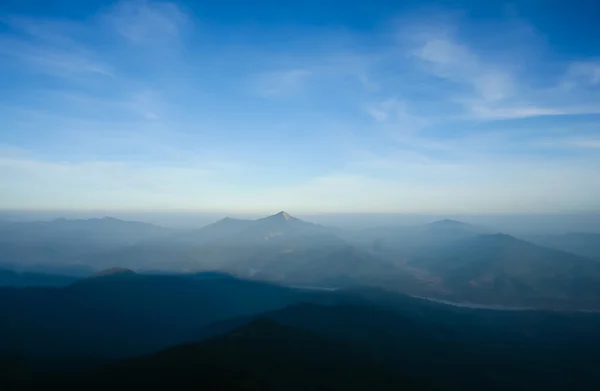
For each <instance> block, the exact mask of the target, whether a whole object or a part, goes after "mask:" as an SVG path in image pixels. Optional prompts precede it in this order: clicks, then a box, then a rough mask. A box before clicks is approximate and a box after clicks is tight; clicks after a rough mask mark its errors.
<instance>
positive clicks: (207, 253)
mask: <svg viewBox="0 0 600 391" xmlns="http://www.w3.org/2000/svg"><path fill="white" fill-rule="evenodd" d="M0 231H2V232H7V234H6V235H5V236H3V237H0V264H2V263H4V264H5V265H6V266H5V267H6V268H12V269H13V270H14V269H17V270H18V271H20V272H21V271H30V272H31V271H35V272H43V273H46V274H47V273H49V272H54V273H55V274H61V275H79V276H86V275H91V274H93V273H96V272H98V271H100V270H105V269H109V268H127V269H131V270H133V271H143V272H152V271H162V272H165V271H168V272H171V273H173V272H177V273H198V272H207V271H211V272H217V273H228V274H232V275H236V276H240V277H243V278H252V279H256V280H266V281H272V282H277V283H283V284H288V285H308V286H313V287H321V288H347V287H354V286H361V285H368V286H379V287H384V288H386V289H390V290H394V291H400V292H406V293H410V294H413V295H418V296H429V297H434V298H438V299H445V300H451V301H460V302H472V303H478V304H494V305H510V306H515V305H516V306H543V307H554V306H558V307H561V308H563V307H571V308H598V307H599V306H600V303H598V302H597V299H596V297H598V291H597V288H595V287H596V286H600V277H599V275H598V272H597V268H598V264H599V262H598V261H597V260H596V259H591V258H593V256H594V254H596V252H595V251H596V247H595V239H596V236H597V234H570V235H561V236H555V237H552V238H548V237H536V238H534V239H533V240H535V241H536V243H542V244H546V245H545V246H539V245H534V244H532V243H529V242H526V241H524V240H522V239H517V238H514V237H510V236H508V235H503V234H499V235H497V234H495V233H494V232H493V231H490V230H488V229H486V228H484V227H479V226H476V225H471V224H468V223H464V222H460V221H455V220H448V219H446V220H440V221H435V222H432V223H429V224H425V225H420V226H412V227H382V228H374V229H366V230H358V231H344V230H339V229H333V228H329V227H324V226H321V225H318V224H312V223H309V222H306V221H302V220H300V219H297V218H295V217H293V216H291V215H290V214H288V213H286V212H279V213H277V214H274V215H271V216H268V217H265V218H261V219H257V220H243V219H234V218H225V219H222V220H219V221H217V222H215V223H213V224H210V225H207V226H205V227H203V228H200V229H194V230H167V229H164V228H160V227H156V226H153V225H150V224H145V223H137V222H125V221H121V220H117V219H112V218H102V219H90V220H64V219H59V220H55V221H51V222H42V223H2V227H0ZM557 249H562V250H563V251H559V250H557ZM565 250H566V251H565ZM569 251H571V252H569ZM590 256H591V257H590ZM17 264H18V265H19V266H18V267H16V266H15V265H17ZM86 268H91V269H86ZM13 277H14V276H13ZM5 281H6V284H13V285H15V286H16V285H19V284H20V285H36V284H37V285H57V284H59V283H57V282H52V281H51V279H48V283H47V284H44V283H41V284H40V281H42V280H38V282H37V283H35V284H29V283H24V282H21V283H19V282H18V281H17V279H16V278H12V279H10V280H9V279H5ZM11 281H12V282H11ZM0 282H1V281H0Z"/></svg>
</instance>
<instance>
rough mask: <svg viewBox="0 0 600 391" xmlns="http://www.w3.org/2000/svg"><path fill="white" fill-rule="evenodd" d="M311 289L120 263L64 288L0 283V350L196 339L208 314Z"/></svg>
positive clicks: (78, 350)
mask: <svg viewBox="0 0 600 391" xmlns="http://www.w3.org/2000/svg"><path fill="white" fill-rule="evenodd" d="M312 295H314V293H311V292H305V291H299V290H294V289H289V288H285V287H281V286H276V285H272V284H267V283H262V282H253V281H245V280H239V279H234V278H231V277H227V276H221V277H219V278H215V277H214V276H212V275H211V277H210V278H202V275H194V276H190V277H184V276H169V275H141V274H136V273H133V272H131V271H127V270H120V271H119V270H114V273H112V274H103V275H102V276H99V277H94V278H88V279H85V280H82V281H79V282H76V283H75V284H72V285H70V286H68V287H65V288H21V289H18V288H0V314H2V316H1V317H0V351H3V350H4V351H13V352H19V353H22V354H26V355H37V356H41V355H43V356H92V357H124V356H132V355H140V354H145V353H151V352H155V351H157V350H159V349H164V348H166V347H168V346H172V345H175V344H180V343H184V342H188V341H193V340H195V339H196V337H197V335H198V332H199V330H202V329H203V328H204V327H206V326H207V325H209V324H210V323H212V322H215V321H219V320H224V319H228V318H231V317H236V316H246V315H253V314H254V315H255V314H258V313H261V312H265V311H271V310H275V309H278V308H283V307H285V306H287V305H289V304H292V303H295V302H298V301H300V300H309V297H310V296H312Z"/></svg>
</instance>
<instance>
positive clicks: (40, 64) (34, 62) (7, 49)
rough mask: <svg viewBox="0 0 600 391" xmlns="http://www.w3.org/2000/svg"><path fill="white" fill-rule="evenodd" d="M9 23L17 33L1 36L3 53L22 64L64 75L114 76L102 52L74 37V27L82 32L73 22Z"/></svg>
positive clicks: (25, 20) (0, 50)
mask: <svg viewBox="0 0 600 391" xmlns="http://www.w3.org/2000/svg"><path fill="white" fill-rule="evenodd" d="M7 24H8V25H9V26H10V27H11V28H12V29H13V31H15V32H17V34H16V35H15V34H13V35H8V34H4V35H0V56H4V57H5V58H6V59H8V60H11V61H16V62H18V63H19V65H20V66H22V65H25V66H26V67H28V68H30V69H31V70H34V71H36V72H42V73H46V74H49V75H53V76H58V77H62V78H73V77H77V76H80V75H82V74H96V75H100V76H113V71H112V70H111V67H110V66H109V65H108V64H107V63H105V62H104V61H103V60H102V59H101V55H100V54H99V53H96V52H95V51H94V50H91V49H89V48H87V47H85V46H84V45H82V44H80V43H78V42H76V41H74V40H73V39H72V38H71V37H70V35H69V34H73V30H74V31H78V29H77V28H74V27H73V24H72V23H70V22H62V21H60V22H59V21H53V22H51V21H47V20H33V19H24V18H16V19H15V18H13V19H7Z"/></svg>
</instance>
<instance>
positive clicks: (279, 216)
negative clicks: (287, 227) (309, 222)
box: [264, 211, 298, 221]
mask: <svg viewBox="0 0 600 391" xmlns="http://www.w3.org/2000/svg"><path fill="white" fill-rule="evenodd" d="M267 219H268V220H270V221H291V220H298V219H297V218H295V217H292V216H291V215H290V214H289V213H287V212H284V211H281V212H279V213H276V214H274V215H271V216H268V217H265V218H264V220H267Z"/></svg>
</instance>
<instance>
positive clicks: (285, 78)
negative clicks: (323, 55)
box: [252, 69, 311, 98]
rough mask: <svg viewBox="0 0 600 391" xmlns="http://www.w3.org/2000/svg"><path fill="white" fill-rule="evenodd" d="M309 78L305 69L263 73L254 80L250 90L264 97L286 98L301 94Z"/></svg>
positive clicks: (309, 74) (309, 73) (308, 72)
mask: <svg viewBox="0 0 600 391" xmlns="http://www.w3.org/2000/svg"><path fill="white" fill-rule="evenodd" d="M310 76H311V72H310V71H309V70H307V69H289V70H283V71H271V72H265V73H261V74H259V75H258V76H256V77H255V78H254V80H253V81H252V88H253V89H254V90H255V91H256V92H257V93H258V94H259V95H261V96H264V97H269V98H280V97H287V96H291V95H295V94H298V93H300V92H302V91H303V90H304V89H305V87H306V83H307V81H308V80H309V78H310Z"/></svg>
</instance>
